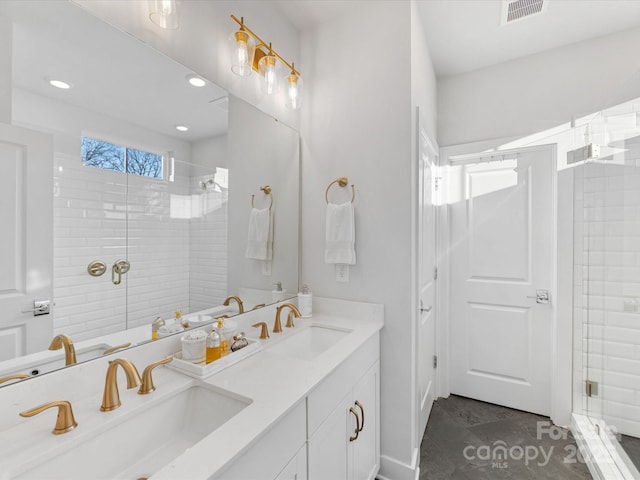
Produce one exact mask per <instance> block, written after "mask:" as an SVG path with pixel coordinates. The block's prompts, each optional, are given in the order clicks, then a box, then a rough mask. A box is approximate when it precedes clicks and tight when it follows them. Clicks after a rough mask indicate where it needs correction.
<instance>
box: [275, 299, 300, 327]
mask: <svg viewBox="0 0 640 480" xmlns="http://www.w3.org/2000/svg"><path fill="white" fill-rule="evenodd" d="M285 307H289V308H290V309H291V312H290V313H289V318H288V319H287V327H289V328H291V327H293V326H294V325H293V317H296V318H300V310H298V307H296V306H295V305H294V304H292V303H283V304H282V305H280V306H279V307H278V308H276V321H275V323H274V324H273V333H280V332H282V324H281V323H280V313H282V310H283V309H284V308H285ZM291 314H293V317H292V316H291Z"/></svg>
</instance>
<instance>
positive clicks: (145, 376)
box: [138, 357, 173, 395]
mask: <svg viewBox="0 0 640 480" xmlns="http://www.w3.org/2000/svg"><path fill="white" fill-rule="evenodd" d="M171 360H173V357H167V358H165V359H163V360H160V361H158V362H155V363H152V364H151V365H147V368H145V369H144V372H142V385H140V388H139V389H138V395H146V394H148V393H151V392H153V391H154V390H155V389H156V387H155V385H154V384H153V377H152V376H151V370H153V369H154V368H156V367H157V366H158V365H164V364H165V363H169V362H170V361H171Z"/></svg>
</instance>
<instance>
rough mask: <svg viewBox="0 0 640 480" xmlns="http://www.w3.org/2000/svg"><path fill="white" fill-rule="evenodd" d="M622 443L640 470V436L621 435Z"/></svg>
mask: <svg viewBox="0 0 640 480" xmlns="http://www.w3.org/2000/svg"><path fill="white" fill-rule="evenodd" d="M620 445H622V448H624V451H625V452H627V455H629V458H630V459H631V461H632V462H633V464H634V465H635V466H636V468H637V469H638V470H640V438H636V437H630V436H629V435H621V438H620Z"/></svg>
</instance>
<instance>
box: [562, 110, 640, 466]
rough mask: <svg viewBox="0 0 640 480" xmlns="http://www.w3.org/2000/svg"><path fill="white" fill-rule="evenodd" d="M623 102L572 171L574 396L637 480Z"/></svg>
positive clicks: (633, 285)
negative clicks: (578, 358)
mask: <svg viewBox="0 0 640 480" xmlns="http://www.w3.org/2000/svg"><path fill="white" fill-rule="evenodd" d="M638 106H639V105H638V104H637V103H633V102H629V103H627V104H624V105H620V106H618V107H614V108H611V109H608V110H605V111H603V112H601V113H600V114H598V115H596V116H594V117H593V118H592V119H591V120H590V122H589V124H588V125H587V127H586V128H584V129H582V130H581V131H584V132H585V133H584V134H585V138H588V140H589V141H588V142H586V143H591V144H593V145H594V146H595V147H596V148H599V149H600V152H599V153H598V152H597V150H594V151H593V155H592V156H593V157H596V158H590V159H588V160H587V161H585V162H584V164H583V165H581V166H580V167H578V168H576V171H575V177H574V178H575V184H574V188H575V193H576V195H575V207H576V208H575V225H574V227H575V228H574V232H575V245H576V250H575V252H576V256H575V267H576V268H575V279H576V282H575V285H576V290H575V298H574V303H575V305H576V315H575V318H574V321H575V325H576V333H577V335H576V342H578V341H579V339H578V334H579V332H580V330H581V341H582V359H583V365H582V371H583V375H584V376H583V377H582V378H583V379H584V382H583V386H582V388H581V389H580V390H578V391H576V392H575V393H576V395H577V396H578V397H577V399H576V400H577V401H578V402H581V404H582V407H583V411H585V412H586V413H587V415H588V416H589V418H590V420H591V422H592V423H593V425H594V428H596V431H598V432H599V434H600V437H601V438H602V439H603V441H604V443H605V445H608V447H609V448H610V449H611V450H612V451H614V452H615V453H617V456H618V458H619V459H620V460H621V461H622V463H623V464H624V468H627V469H629V470H630V471H631V472H633V474H634V478H640V475H639V474H638V470H637V468H640V128H639V127H640V125H639V124H638Z"/></svg>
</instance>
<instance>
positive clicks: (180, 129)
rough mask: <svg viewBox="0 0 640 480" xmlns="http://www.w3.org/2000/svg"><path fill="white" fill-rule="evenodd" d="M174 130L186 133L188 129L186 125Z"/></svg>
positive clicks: (177, 126)
mask: <svg viewBox="0 0 640 480" xmlns="http://www.w3.org/2000/svg"><path fill="white" fill-rule="evenodd" d="M176 130H178V131H179V132H186V131H188V130H189V127H187V126H186V125H176Z"/></svg>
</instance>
